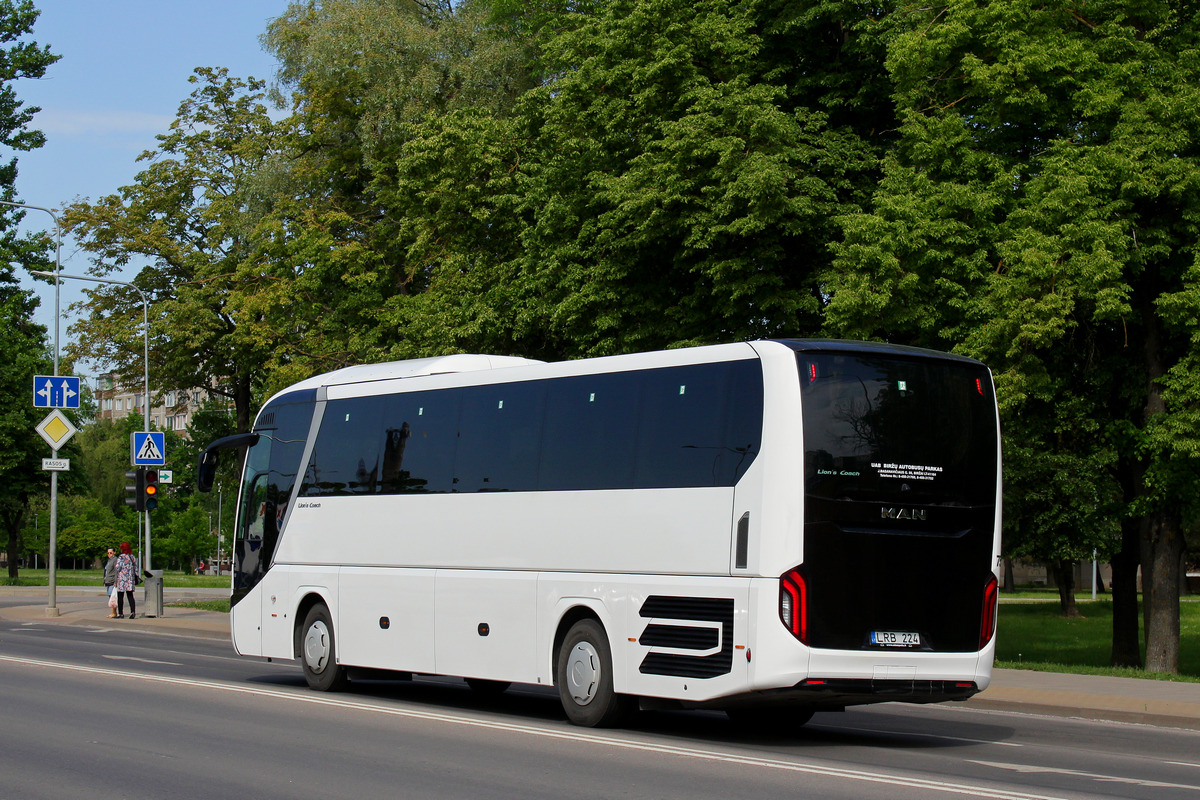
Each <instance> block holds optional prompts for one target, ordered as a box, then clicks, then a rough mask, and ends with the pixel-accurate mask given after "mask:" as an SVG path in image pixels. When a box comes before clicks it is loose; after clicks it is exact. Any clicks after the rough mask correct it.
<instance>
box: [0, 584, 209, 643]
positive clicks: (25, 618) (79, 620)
mask: <svg viewBox="0 0 1200 800" xmlns="http://www.w3.org/2000/svg"><path fill="white" fill-rule="evenodd" d="M54 594H55V607H56V608H58V616H57V617H55V616H51V615H50V614H49V613H48V606H47V603H48V601H49V594H48V590H47V589H46V587H40V586H0V600H5V599H8V598H19V599H20V600H22V601H24V600H28V601H29V605H21V606H13V607H10V608H4V607H0V619H8V620H13V621H17V622H25V623H28V622H49V623H53V624H59V625H103V626H105V627H117V626H120V627H122V628H128V629H132V630H143V631H155V632H158V633H173V634H175V635H177V636H203V637H205V638H211V639H224V640H226V641H229V615H228V614H224V613H221V612H219V611H203V610H201V609H198V608H178V607H173V606H171V603H178V602H182V601H186V600H215V599H219V598H226V597H228V596H229V590H228V589H218V590H206V589H163V614H162V616H161V617H146V616H143V613H142V612H144V611H148V610H149V608H148V606H147V604H146V603H145V602H143V598H144V596H145V593H144V590H143V589H142V587H138V588H137V589H136V590H135V591H134V594H133V597H134V600H135V601H136V603H137V610H138V615H137V617H135V618H134V619H128V618H126V619H109V617H108V605H107V603H106V595H105V591H104V589H103V587H100V586H65V587H64V586H59V587H57V588H56V589H55V592H54ZM125 613H126V614H128V613H129V609H128V608H127V609H125Z"/></svg>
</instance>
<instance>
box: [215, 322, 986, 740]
mask: <svg viewBox="0 0 1200 800" xmlns="http://www.w3.org/2000/svg"><path fill="white" fill-rule="evenodd" d="M246 446H248V447H249V450H248V452H247V453H246V456H245V466H244V470H243V478H242V485H241V490H240V494H239V499H238V513H237V523H236V525H237V528H236V539H235V545H234V572H233V586H232V601H233V606H232V610H231V626H232V636H233V644H234V647H235V649H236V650H237V652H238V653H240V654H243V655H253V656H266V657H270V658H283V659H299V661H300V664H301V665H302V667H303V670H304V675H305V677H306V679H307V681H308V683H309V685H310V686H312V687H313V688H314V689H319V690H331V689H336V688H339V687H341V686H342V685H343V684H344V683H345V681H346V680H347V676H349V678H350V679H353V678H354V677H355V674H356V672H357V671H358V670H360V669H361V670H362V671H363V674H374V671H376V670H388V671H392V672H394V673H397V674H399V675H405V674H407V676H409V677H411V675H413V674H425V675H449V676H459V677H463V678H466V679H467V681H468V683H469V684H470V685H471V686H472V687H473V688H476V689H479V690H482V691H496V690H501V691H502V690H503V689H504V688H505V687H507V686H508V685H509V684H511V683H514V682H515V683H526V684H535V685H543V686H555V687H557V689H558V693H559V696H560V697H561V700H562V704H563V708H564V709H565V710H566V713H567V716H568V717H569V718H570V720H571V721H572V722H575V723H577V724H580V725H589V726H595V725H613V724H616V723H617V722H618V721H619V720H620V719H621V718H622V717H623V716H624V714H625V713H626V712H627V711H629V710H631V709H632V708H636V707H637V705H638V703H639V701H640V702H641V703H642V704H643V705H647V706H655V707H707V708H721V709H725V710H726V711H727V712H728V713H729V715H730V716H731V717H733V718H735V719H739V718H740V719H743V720H746V721H752V722H761V723H764V724H765V723H783V724H787V725H802V724H804V723H805V722H806V721H808V719H809V718H810V717H811V716H812V713H813V712H814V711H821V710H841V709H843V708H845V707H846V706H849V705H856V704H863V703H873V702H883V701H907V702H914V703H929V702H936V701H942V700H959V699H965V698H967V697H970V696H971V695H973V694H975V693H976V692H979V691H981V690H982V689H984V688H986V687H987V685H988V682H989V680H990V678H991V671H992V660H993V654H994V650H995V641H994V634H995V621H996V593H997V574H996V573H997V568H998V556H999V546H1000V446H999V422H998V416H997V411H996V401H995V395H994V392H993V386H992V379H991V374H990V372H989V371H988V369H987V368H986V367H985V366H984V365H983V364H981V363H979V362H977V361H974V360H971V359H968V358H964V357H960V356H954V355H948V354H945V353H937V352H933V351H927V350H918V349H913V348H905V347H897V346H890V345H883V344H870V343H862V342H843V341H823V340H790V341H759V342H749V343H739V344H727V345H716V346H711V347H697V348H692V349H680V350H669V351H664V352H656V353H641V354H635V355H626V356H614V357H609V358H596V359H586V360H579V361H566V362H560V363H542V362H538V361H530V360H527V359H521V358H509V357H497V356H478V355H455V356H446V357H442V358H430V359H420V360H415V361H402V362H396V363H390V364H376V365H370V366H360V367H350V368H347V369H343V370H339V371H336V372H332V373H329V374H326V375H320V376H317V377H315V378H311V379H309V380H306V381H302V382H301V383H298V384H296V385H295V386H292V387H290V388H289V389H287V390H285V391H283V392H280V393H279V394H277V395H275V396H274V397H272V398H271V399H270V400H268V401H267V403H266V404H265V405H264V407H263V409H262V411H261V412H260V414H259V415H258V418H257V420H256V422H255V424H254V429H253V432H251V433H247V434H239V435H236V436H231V437H227V438H225V439H221V440H218V441H216V442H213V443H212V444H211V445H210V446H209V448H208V449H207V450H206V451H205V453H204V454H203V455H202V456H201V458H200V469H199V480H198V485H199V486H200V488H201V490H207V489H208V488H210V487H211V483H212V477H213V473H214V470H215V466H216V462H217V451H219V450H221V449H223V448H236V447H246Z"/></svg>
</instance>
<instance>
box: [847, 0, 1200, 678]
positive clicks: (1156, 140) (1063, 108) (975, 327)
mask: <svg viewBox="0 0 1200 800" xmlns="http://www.w3.org/2000/svg"><path fill="white" fill-rule="evenodd" d="M1194 12H1195V9H1194V8H1193V7H1191V6H1190V5H1189V4H1187V3H1174V2H1152V3H1143V4H1140V5H1138V6H1136V7H1131V6H1129V5H1128V4H1124V3H1100V4H1090V5H1089V6H1088V7H1087V8H1086V9H1085V10H1082V11H1081V10H1079V9H1076V8H1075V7H1074V6H1071V5H1069V4H1056V3H1051V4H1049V5H1046V4H1033V5H1031V4H1028V3H1025V2H1005V3H991V4H987V5H983V6H980V5H977V4H970V3H951V4H949V5H947V6H944V7H936V8H933V7H930V8H910V9H907V10H905V11H903V12H897V13H895V14H893V15H891V17H890V18H889V19H888V20H887V21H885V23H884V24H886V25H888V26H889V27H891V28H892V29H893V30H894V31H895V34H894V37H893V38H892V40H891V42H890V45H889V55H888V68H889V70H890V72H891V74H892V75H893V76H894V80H895V87H896V88H895V96H896V98H897V109H898V112H899V115H900V118H901V119H902V125H901V129H900V132H901V138H900V141H899V142H898V146H897V147H896V148H895V150H894V151H892V152H889V153H888V155H887V158H886V159H885V177H884V180H883V182H882V184H881V187H880V191H879V192H877V194H876V195H875V197H874V198H873V203H872V207H871V208H870V209H868V210H866V211H864V212H863V213H861V214H855V215H852V216H850V217H848V218H847V219H846V220H845V221H844V231H845V233H844V239H843V240H842V241H841V242H839V244H838V246H837V249H838V252H839V258H838V262H837V266H838V267H839V269H838V270H836V271H835V273H834V274H832V275H831V278H830V282H829V289H830V292H831V294H832V301H831V305H830V309H829V319H830V324H831V328H832V329H833V330H836V331H838V332H839V333H844V334H850V335H860V336H880V335H884V336H889V337H892V338H894V339H900V340H904V341H909V342H914V343H920V344H926V345H932V346H938V347H942V348H947V349H950V348H954V349H958V350H961V351H963V352H967V353H969V354H972V355H976V356H979V357H981V358H983V359H984V360H985V361H987V362H988V363H990V364H991V365H992V366H993V368H994V369H995V370H996V374H997V385H998V391H999V397H1000V398H1001V401H1002V404H1003V412H1004V420H1005V431H1006V441H1007V442H1008V443H1009V445H1008V446H1009V451H1010V453H1011V454H1012V455H1013V456H1014V457H1013V458H1012V459H1011V460H1010V461H1009V470H1010V471H1009V474H1010V476H1011V477H1010V478H1009V480H1008V484H1009V487H1010V491H1009V497H1010V498H1012V500H1011V501H1010V502H1009V503H1008V512H1009V514H1010V522H1009V525H1008V531H1010V532H1011V531H1013V530H1016V531H1018V532H1021V531H1029V532H1030V536H1025V535H1023V534H1020V533H1019V534H1018V538H1019V539H1021V540H1022V541H1023V542H1026V543H1027V544H1025V545H1023V546H1029V544H1028V543H1029V542H1032V543H1033V546H1034V547H1035V550H1037V551H1038V552H1039V553H1040V554H1041V555H1042V556H1043V557H1050V558H1058V559H1076V558H1079V557H1080V555H1081V553H1082V552H1085V551H1086V550H1087V549H1088V548H1089V547H1092V546H1098V547H1100V548H1101V549H1104V550H1107V551H1108V552H1109V553H1114V552H1116V551H1118V550H1120V549H1122V547H1126V548H1127V547H1128V546H1129V544H1128V543H1124V544H1122V543H1121V540H1120V539H1119V538H1118V537H1117V535H1116V526H1115V524H1114V521H1115V520H1119V519H1120V518H1121V517H1122V516H1125V517H1128V518H1131V519H1137V520H1139V521H1140V530H1141V536H1142V550H1143V551H1144V552H1143V558H1144V560H1143V564H1142V566H1143V574H1144V577H1145V581H1146V586H1147V595H1148V598H1149V600H1148V603H1147V607H1148V609H1149V611H1148V623H1149V624H1148V625H1147V666H1148V667H1150V668H1151V669H1157V670H1164V671H1175V670H1176V669H1177V664H1178V605H1177V594H1176V592H1177V588H1176V587H1177V586H1178V584H1179V576H1178V564H1179V554H1180V548H1181V546H1182V534H1181V533H1180V522H1181V515H1182V514H1183V513H1194V498H1195V496H1196V485H1195V476H1196V474H1197V472H1196V467H1197V462H1196V460H1195V457H1196V454H1197V451H1196V449H1195V439H1194V433H1192V434H1188V433H1184V432H1183V431H1182V428H1183V427H1185V426H1186V425H1187V424H1188V421H1189V420H1192V419H1194V416H1195V414H1196V410H1197V408H1200V406H1197V405H1196V403H1195V400H1196V399H1197V398H1195V397H1194V396H1192V395H1191V390H1190V389H1187V388H1184V387H1194V386H1195V385H1196V384H1197V373H1195V372H1194V366H1195V356H1194V354H1195V348H1196V344H1197V340H1196V333H1195V332H1196V330H1197V329H1196V326H1195V319H1196V317H1195V309H1196V305H1195V301H1196V299H1197V295H1196V283H1195V281H1196V277H1197V272H1196V221H1197V212H1198V211H1200V205H1198V199H1200V193H1197V191H1196V189H1197V188H1198V187H1197V180H1200V170H1198V169H1197V166H1198V165H1197V160H1196V159H1197V155H1198V152H1197V138H1196V137H1197V134H1198V133H1200V124H1198V123H1200V115H1198V112H1197V109H1198V108H1200V105H1197V100H1198V99H1200V96H1198V94H1197V92H1198V91H1200V73H1197V69H1198V68H1200V62H1198V61H1197V59H1196V57H1195V46H1194V42H1195V37H1196V34H1197V29H1196V15H1195V13H1194ZM1185 309H1186V311H1185ZM1172 312H1173V313H1172ZM1168 431H1171V432H1172V433H1170V434H1168V433H1167V432H1168ZM1014 488H1015V489H1016V490H1017V491H1015V492H1013V491H1012V489H1014ZM1030 537H1032V539H1031V538H1030ZM1172 564H1173V565H1174V567H1172V566H1171V565H1172ZM1132 577H1133V576H1132V575H1130V574H1121V575H1119V576H1118V578H1116V579H1115V582H1117V583H1120V584H1121V585H1119V586H1117V587H1116V589H1117V591H1118V595H1119V596H1118V602H1119V603H1122V604H1124V605H1125V606H1126V608H1128V605H1129V604H1130V603H1133V602H1136V598H1135V596H1134V594H1133V590H1132ZM1172 619H1173V622H1172ZM1134 630H1135V635H1136V628H1135V629H1134ZM1133 650H1134V652H1136V642H1135V643H1134V647H1133Z"/></svg>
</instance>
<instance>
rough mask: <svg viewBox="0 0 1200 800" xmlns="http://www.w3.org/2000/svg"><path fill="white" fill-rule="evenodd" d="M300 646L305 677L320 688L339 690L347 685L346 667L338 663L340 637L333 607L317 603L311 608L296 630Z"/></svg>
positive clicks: (311, 686)
mask: <svg viewBox="0 0 1200 800" xmlns="http://www.w3.org/2000/svg"><path fill="white" fill-rule="evenodd" d="M296 650H297V652H298V653H299V654H300V666H301V667H302V668H303V669H304V680H306V681H308V686H309V688H310V689H316V690H317V691H318V692H336V691H337V690H339V689H342V688H344V687H345V685H346V668H345V667H343V666H342V665H341V664H339V663H337V639H336V638H335V637H334V635H333V620H332V619H331V618H330V616H329V609H328V608H326V607H325V605H324V604H323V603H317V604H316V605H315V606H313V607H312V608H310V609H309V610H308V615H307V616H306V617H305V618H304V625H303V626H302V627H301V628H300V630H299V631H297V632H296Z"/></svg>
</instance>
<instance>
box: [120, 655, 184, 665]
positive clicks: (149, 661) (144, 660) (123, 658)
mask: <svg viewBox="0 0 1200 800" xmlns="http://www.w3.org/2000/svg"><path fill="white" fill-rule="evenodd" d="M101 658H107V659H111V660H113V661H140V662H141V663H143V664H166V665H168V666H171V667H182V666H183V664H180V663H179V662H178V661H155V660H154V659H152V658H137V657H135V656H101Z"/></svg>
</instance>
